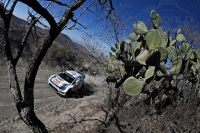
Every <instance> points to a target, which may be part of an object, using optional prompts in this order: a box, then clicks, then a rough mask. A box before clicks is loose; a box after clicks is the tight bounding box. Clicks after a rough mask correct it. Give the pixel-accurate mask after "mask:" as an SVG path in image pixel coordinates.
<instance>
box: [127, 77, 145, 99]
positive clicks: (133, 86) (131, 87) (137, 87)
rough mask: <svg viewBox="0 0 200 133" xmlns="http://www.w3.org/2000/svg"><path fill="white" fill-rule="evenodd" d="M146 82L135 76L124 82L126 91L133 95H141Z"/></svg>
mask: <svg viewBox="0 0 200 133" xmlns="http://www.w3.org/2000/svg"><path fill="white" fill-rule="evenodd" d="M144 84H145V82H144V81H140V80H138V79H136V78H135V77H129V78H128V79H126V80H125V82H124V85H123V88H124V92H125V93H126V94H128V95H131V96H136V95H139V94H140V93H141V91H142V88H143V87H144Z"/></svg>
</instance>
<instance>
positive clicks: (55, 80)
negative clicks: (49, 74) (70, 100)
mask: <svg viewBox="0 0 200 133" xmlns="http://www.w3.org/2000/svg"><path fill="white" fill-rule="evenodd" d="M51 81H52V82H53V83H54V84H56V85H57V86H58V87H62V86H64V85H70V83H68V82H67V81H65V80H64V79H62V78H61V77H60V76H58V75H57V76H54V77H53V78H51Z"/></svg>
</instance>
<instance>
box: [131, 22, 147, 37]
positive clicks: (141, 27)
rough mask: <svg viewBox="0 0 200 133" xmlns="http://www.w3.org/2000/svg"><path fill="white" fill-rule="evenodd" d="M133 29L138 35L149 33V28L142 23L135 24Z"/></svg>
mask: <svg viewBox="0 0 200 133" xmlns="http://www.w3.org/2000/svg"><path fill="white" fill-rule="evenodd" d="M133 29H134V31H135V33H136V34H140V35H142V34H145V33H147V27H146V25H145V24H144V23H143V22H142V21H137V22H135V23H134V24H133Z"/></svg>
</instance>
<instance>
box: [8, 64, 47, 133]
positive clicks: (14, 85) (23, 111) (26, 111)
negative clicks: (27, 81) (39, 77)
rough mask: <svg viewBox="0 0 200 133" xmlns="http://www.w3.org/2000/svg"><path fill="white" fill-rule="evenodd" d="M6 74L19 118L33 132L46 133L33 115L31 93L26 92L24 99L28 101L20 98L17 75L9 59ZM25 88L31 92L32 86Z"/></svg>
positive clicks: (44, 128) (43, 126) (42, 125)
mask: <svg viewBox="0 0 200 133" xmlns="http://www.w3.org/2000/svg"><path fill="white" fill-rule="evenodd" d="M8 76H9V86H10V90H11V93H12V95H13V97H14V101H15V103H16V108H17V111H18V114H19V116H20V118H21V119H22V120H23V121H24V122H25V124H26V125H28V127H29V128H30V129H31V130H32V131H33V132H34V133H47V129H46V127H45V125H44V124H43V123H42V122H41V121H40V120H39V119H38V118H37V116H36V115H35V112H34V106H33V105H34V104H33V93H32V94H31V93H29V94H26V97H27V98H26V99H29V100H30V101H29V102H27V103H25V102H24V100H23V99H22V95H21V90H20V87H19V82H18V77H17V74H16V67H15V66H13V65H12V63H11V62H10V61H8ZM27 90H29V92H33V89H32V88H29V89H27ZM30 90H32V91H30Z"/></svg>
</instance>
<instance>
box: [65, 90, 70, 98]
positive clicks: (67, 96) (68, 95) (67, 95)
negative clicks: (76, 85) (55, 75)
mask: <svg viewBox="0 0 200 133" xmlns="http://www.w3.org/2000/svg"><path fill="white" fill-rule="evenodd" d="M64 97H65V98H70V97H71V90H68V91H67V92H66V94H65V96H64Z"/></svg>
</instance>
